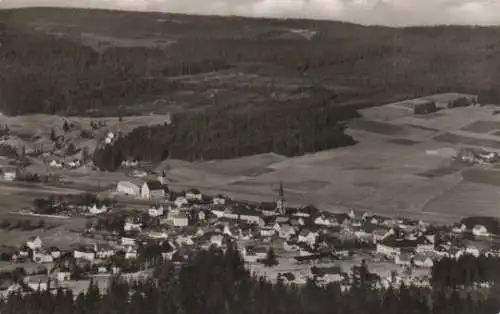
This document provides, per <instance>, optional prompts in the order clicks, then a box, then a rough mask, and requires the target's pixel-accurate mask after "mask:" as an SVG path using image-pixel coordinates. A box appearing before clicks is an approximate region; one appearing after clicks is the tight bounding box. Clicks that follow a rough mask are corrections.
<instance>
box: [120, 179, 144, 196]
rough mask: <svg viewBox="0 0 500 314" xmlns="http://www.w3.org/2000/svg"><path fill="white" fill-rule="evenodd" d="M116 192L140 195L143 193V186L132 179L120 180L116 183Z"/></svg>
mask: <svg viewBox="0 0 500 314" xmlns="http://www.w3.org/2000/svg"><path fill="white" fill-rule="evenodd" d="M116 192H117V193H120V194H125V195H129V196H134V197H138V196H139V195H140V194H141V188H140V187H139V186H137V185H135V184H134V183H132V182H130V181H120V182H118V184H117V185H116Z"/></svg>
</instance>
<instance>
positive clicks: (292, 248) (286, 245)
mask: <svg viewBox="0 0 500 314" xmlns="http://www.w3.org/2000/svg"><path fill="white" fill-rule="evenodd" d="M283 249H284V250H285V251H288V252H296V251H298V250H300V247H299V246H298V245H297V243H295V242H293V241H285V242H283Z"/></svg>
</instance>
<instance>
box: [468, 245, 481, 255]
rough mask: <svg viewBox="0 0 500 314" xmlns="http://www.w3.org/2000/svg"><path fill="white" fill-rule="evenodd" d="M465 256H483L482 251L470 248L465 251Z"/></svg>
mask: <svg viewBox="0 0 500 314" xmlns="http://www.w3.org/2000/svg"><path fill="white" fill-rule="evenodd" d="M465 254H470V255H473V256H475V257H478V256H479V255H481V251H480V250H479V249H478V248H476V247H472V246H469V247H467V248H466V249H465Z"/></svg>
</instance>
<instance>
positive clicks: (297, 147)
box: [93, 99, 357, 170]
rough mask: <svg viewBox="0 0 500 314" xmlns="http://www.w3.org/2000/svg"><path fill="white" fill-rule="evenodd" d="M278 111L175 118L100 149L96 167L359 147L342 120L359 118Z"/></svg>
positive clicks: (329, 111)
mask: <svg viewBox="0 0 500 314" xmlns="http://www.w3.org/2000/svg"><path fill="white" fill-rule="evenodd" d="M320 101H322V102H323V105H318V104H310V105H309V106H306V105H303V106H293V105H290V106H289V108H288V109H286V110H285V109H281V108H275V109H273V110H268V111H267V112H264V113H260V112H249V113H247V114H240V115H233V114H228V113H226V112H224V111H223V110H218V111H214V112H212V111H205V112H200V113H197V114H177V115H174V116H173V118H172V120H173V124H172V125H166V124H165V125H156V126H143V127H138V128H136V129H134V130H133V131H132V132H131V133H129V134H127V135H126V136H123V137H120V138H118V140H116V142H115V143H114V144H113V145H106V146H103V147H100V148H99V147H98V148H97V149H96V151H95V152H94V158H93V160H94V164H95V165H97V166H98V167H99V168H101V169H105V170H115V169H116V168H117V167H118V166H119V165H120V163H121V162H122V160H125V159H131V160H143V161H152V162H159V161H161V160H164V159H166V158H169V157H170V158H176V159H183V160H211V159H223V158H234V157H240V156H245V155H252V154H259V153H266V152H275V153H277V154H282V155H285V156H297V155H302V154H305V153H309V152H316V151H319V150H325V149H331V148H336V147H342V146H347V145H353V144H355V141H354V139H353V138H352V137H350V136H349V135H347V134H345V133H344V129H345V128H344V126H343V125H342V124H341V121H343V120H347V119H349V118H353V117H355V116H357V114H356V113H355V112H353V111H352V110H345V111H341V110H338V109H335V108H333V107H331V106H329V105H328V101H329V100H328V99H322V100H320Z"/></svg>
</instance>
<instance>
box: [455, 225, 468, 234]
mask: <svg viewBox="0 0 500 314" xmlns="http://www.w3.org/2000/svg"><path fill="white" fill-rule="evenodd" d="M451 231H452V232H454V233H464V232H465V231H467V226H465V225H464V224H461V225H460V226H459V227H453V229H452V230H451Z"/></svg>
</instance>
